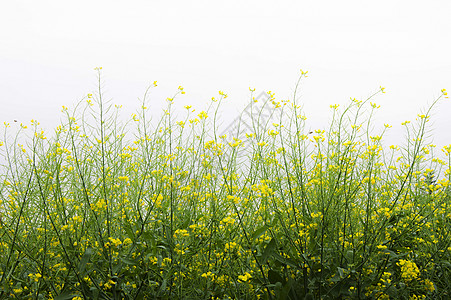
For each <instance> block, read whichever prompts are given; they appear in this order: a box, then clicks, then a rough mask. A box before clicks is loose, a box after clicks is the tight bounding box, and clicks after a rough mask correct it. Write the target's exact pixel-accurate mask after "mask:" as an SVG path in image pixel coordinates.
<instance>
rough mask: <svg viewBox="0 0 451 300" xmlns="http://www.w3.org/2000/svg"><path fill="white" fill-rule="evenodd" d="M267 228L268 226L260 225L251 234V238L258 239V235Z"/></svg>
mask: <svg viewBox="0 0 451 300" xmlns="http://www.w3.org/2000/svg"><path fill="white" fill-rule="evenodd" d="M268 228H269V227H268V226H266V225H263V226H262V227H260V228H258V229H257V230H255V231H254V232H253V233H252V235H251V240H252V241H253V240H255V239H258V238H259V237H260V236H262V235H263V234H264V233H265V232H266V230H268Z"/></svg>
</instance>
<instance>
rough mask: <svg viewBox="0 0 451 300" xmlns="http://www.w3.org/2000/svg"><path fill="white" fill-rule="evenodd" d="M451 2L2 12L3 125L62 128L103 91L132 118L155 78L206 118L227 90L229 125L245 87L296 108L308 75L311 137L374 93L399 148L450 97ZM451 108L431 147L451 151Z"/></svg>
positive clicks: (50, 5)
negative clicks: (80, 105) (99, 73)
mask: <svg viewBox="0 0 451 300" xmlns="http://www.w3.org/2000/svg"><path fill="white" fill-rule="evenodd" d="M450 15H451V1H449V0H443V1H433V0H431V1H396V0H388V1H386V0H382V1H364V0H358V1H348V0H342V1H336V0H334V1H264V0H259V1H243V0H241V1H234V0H228V1H220V2H219V1H211V0H210V1H167V0H165V1H133V0H130V1H113V0H108V1H98V0H90V1H82V0H77V1H56V0H55V1H45V0H39V1H36V0H30V1H23V0H14V1H1V4H0V45H1V47H0V121H1V122H4V121H7V122H10V123H11V122H12V121H13V120H14V119H17V120H18V121H19V122H23V123H24V124H29V122H30V120H31V119H38V120H39V121H40V122H41V124H42V125H43V126H44V127H46V128H52V127H54V126H56V125H57V124H58V122H59V119H60V116H61V114H60V110H61V106H62V105H66V106H72V105H73V104H74V103H76V102H77V101H79V100H80V99H81V98H83V96H85V95H86V94H87V93H89V92H91V91H92V90H93V89H94V88H95V85H96V77H95V76H96V73H95V71H94V70H93V69H94V67H98V66H101V67H103V76H104V79H105V91H106V95H107V96H108V98H112V100H113V102H114V103H117V104H125V107H126V109H125V111H126V113H127V114H128V113H129V112H131V111H133V110H135V109H136V108H138V106H139V104H138V100H137V98H138V97H141V96H142V95H143V93H144V91H145V88H146V86H147V85H148V84H149V83H151V82H153V81H155V80H157V81H158V83H159V86H158V88H157V89H155V92H154V96H153V98H152V101H153V103H154V105H155V107H161V106H162V105H163V104H164V100H165V99H166V97H170V96H172V95H173V94H174V93H175V92H176V90H177V87H178V86H179V85H182V86H183V87H184V88H185V91H186V95H183V96H181V97H180V98H179V100H178V101H181V102H183V103H186V104H192V105H194V106H195V107H200V108H201V107H205V105H206V103H208V101H209V99H210V98H211V97H213V96H217V93H218V91H219V90H223V91H224V92H226V93H227V94H228V95H229V98H228V101H227V102H225V104H224V105H225V106H226V108H225V111H227V114H229V115H228V116H227V117H230V119H233V117H235V114H236V112H237V111H238V109H239V108H243V107H244V106H245V105H246V104H247V103H248V100H249V87H252V88H256V91H257V92H261V91H268V90H271V91H273V92H275V94H276V98H277V99H287V98H289V97H291V95H292V92H293V88H294V85H295V82H296V80H297V77H298V76H299V70H300V69H303V70H308V71H309V73H308V74H309V77H308V78H307V79H306V80H305V81H304V83H303V85H302V87H301V91H300V93H301V101H302V104H303V105H304V110H305V113H306V115H307V117H308V118H309V121H310V122H311V123H310V124H312V126H318V127H321V126H324V125H325V124H326V123H327V121H328V120H329V117H330V109H329V105H330V104H335V103H337V104H341V105H342V106H343V105H344V104H346V103H348V101H349V98H350V97H353V98H354V97H355V98H358V99H364V98H366V97H367V96H369V95H370V94H372V93H373V92H374V91H376V90H378V89H379V86H384V87H386V93H385V94H383V95H381V96H378V97H377V99H375V102H377V103H378V104H380V105H381V109H380V110H379V111H378V115H377V116H378V120H379V123H380V124H383V123H389V124H391V125H393V128H392V134H391V135H389V136H388V138H389V142H391V143H393V141H394V142H397V141H399V139H400V138H401V137H402V126H401V124H400V123H401V122H403V121H405V120H414V119H415V117H416V114H417V113H419V112H420V111H421V110H422V109H424V108H426V107H427V105H428V104H429V103H431V102H432V101H433V100H434V99H435V98H436V97H438V96H439V95H440V90H441V89H443V88H446V89H448V90H449V91H450V92H451V55H450V53H451V42H450V37H451V17H450ZM450 115H451V100H450V99H447V100H446V101H443V102H442V103H440V104H439V106H438V107H437V109H436V110H435V114H434V116H433V120H434V121H435V122H434V129H435V131H434V142H435V143H436V144H437V145H439V146H443V145H448V144H450V143H451V130H450V128H451V117H450Z"/></svg>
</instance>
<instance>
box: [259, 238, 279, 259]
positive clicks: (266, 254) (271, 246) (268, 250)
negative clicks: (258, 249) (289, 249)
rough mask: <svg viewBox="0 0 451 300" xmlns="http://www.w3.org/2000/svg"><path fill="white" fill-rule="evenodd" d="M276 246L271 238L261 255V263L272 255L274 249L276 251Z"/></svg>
mask: <svg viewBox="0 0 451 300" xmlns="http://www.w3.org/2000/svg"><path fill="white" fill-rule="evenodd" d="M276 246H277V244H276V241H275V240H274V239H273V238H272V239H271V241H269V243H268V245H266V248H265V251H264V252H263V254H262V258H261V259H262V263H265V262H266V261H267V260H268V258H269V257H270V256H272V255H273V254H274V249H276Z"/></svg>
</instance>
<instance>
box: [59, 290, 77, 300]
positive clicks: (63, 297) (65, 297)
mask: <svg viewBox="0 0 451 300" xmlns="http://www.w3.org/2000/svg"><path fill="white" fill-rule="evenodd" d="M74 296H76V295H73V294H72V292H70V291H66V292H63V293H61V294H59V295H58V296H56V297H55V298H54V299H55V300H69V299H72V298H73V297H74Z"/></svg>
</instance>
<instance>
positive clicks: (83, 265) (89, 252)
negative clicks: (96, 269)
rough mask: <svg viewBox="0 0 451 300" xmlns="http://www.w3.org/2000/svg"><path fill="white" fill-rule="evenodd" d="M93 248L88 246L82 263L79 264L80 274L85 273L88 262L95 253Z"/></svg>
mask: <svg viewBox="0 0 451 300" xmlns="http://www.w3.org/2000/svg"><path fill="white" fill-rule="evenodd" d="M93 252H94V251H93V250H92V248H91V247H88V248H86V250H85V253H84V254H83V256H82V258H81V260H80V265H79V266H78V272H79V273H80V274H84V272H85V269H86V264H87V263H88V262H89V259H90V258H91V256H92V254H93Z"/></svg>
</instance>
